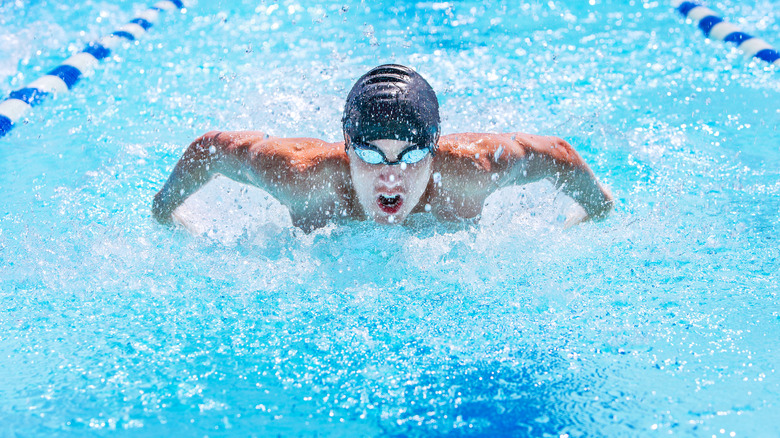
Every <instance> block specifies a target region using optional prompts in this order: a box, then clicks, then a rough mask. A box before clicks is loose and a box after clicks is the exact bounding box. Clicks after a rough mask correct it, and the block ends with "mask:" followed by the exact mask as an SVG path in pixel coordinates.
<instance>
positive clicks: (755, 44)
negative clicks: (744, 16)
mask: <svg viewBox="0 0 780 438" xmlns="http://www.w3.org/2000/svg"><path fill="white" fill-rule="evenodd" d="M678 3H679V4H678V5H677V7H676V9H677V12H679V13H680V14H681V15H682V16H683V17H685V18H689V19H691V20H692V21H693V22H694V23H696V24H697V25H698V26H699V29H701V30H702V32H704V35H705V36H707V38H711V39H713V40H718V41H726V42H729V43H732V44H735V45H736V46H737V48H738V49H739V50H741V51H742V52H743V53H744V54H745V57H746V58H758V59H760V60H762V61H765V62H768V63H770V64H774V65H775V66H776V67H780V52H778V51H777V49H775V48H774V47H772V46H771V45H770V44H769V43H767V42H766V41H764V40H762V39H761V38H756V37H754V36H753V35H750V34H748V33H745V32H743V31H742V29H740V28H739V27H737V26H735V25H733V24H731V23H729V22H728V21H725V20H724V19H723V18H722V17H720V16H718V14H717V13H716V12H715V11H713V10H712V9H710V8H708V7H706V6H704V5H702V4H700V3H696V2H686V1H683V2H678Z"/></svg>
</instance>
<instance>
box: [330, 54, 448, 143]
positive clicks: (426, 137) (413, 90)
mask: <svg viewBox="0 0 780 438" xmlns="http://www.w3.org/2000/svg"><path fill="white" fill-rule="evenodd" d="M341 121H342V123H343V126H344V135H345V136H349V138H351V139H354V140H358V141H363V142H369V141H372V140H379V139H396V140H404V141H408V142H410V143H414V144H419V145H429V144H430V145H432V146H433V148H434V149H435V148H436V142H437V141H438V139H439V101H438V99H436V93H434V92H433V88H431V86H430V85H429V84H428V82H427V81H426V80H425V79H423V77H422V76H420V74H419V73H417V72H416V71H414V70H412V69H411V68H409V67H405V66H403V65H397V64H385V65H380V66H379V67H375V68H373V69H371V70H370V71H369V72H368V73H366V74H364V75H363V76H362V77H361V78H360V79H358V81H357V82H356V83H355V85H354V86H353V87H352V90H351V91H350V92H349V95H348V96H347V103H346V105H345V106H344V117H343V118H342V120H341Z"/></svg>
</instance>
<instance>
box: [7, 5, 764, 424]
mask: <svg viewBox="0 0 780 438" xmlns="http://www.w3.org/2000/svg"><path fill="white" fill-rule="evenodd" d="M589 3H593V4H592V5H591V4H589ZM146 6H147V5H146V4H139V3H137V2H130V1H112V2H107V1H89V2H83V3H80V4H68V3H62V2H56V1H32V2H2V3H0V91H1V92H2V94H3V95H7V94H8V93H9V92H11V91H13V90H15V89H18V88H21V87H23V86H24V85H26V84H27V83H29V82H31V81H32V80H34V79H36V78H37V77H39V76H40V75H42V74H44V73H45V72H46V71H48V70H47V69H49V68H51V67H52V66H55V65H57V64H59V63H60V62H61V61H62V60H63V59H65V58H66V57H67V56H69V55H70V54H71V53H73V52H75V51H78V50H80V49H81V48H82V47H83V45H84V44H85V43H86V42H89V41H92V40H95V39H97V38H99V37H100V36H102V35H104V34H106V33H110V32H111V31H112V30H113V29H115V28H116V27H118V26H119V25H121V24H123V23H125V22H126V21H127V20H129V19H130V18H132V13H133V12H136V11H138V10H140V9H142V8H144V7H146ZM711 6H712V7H713V8H717V9H718V11H719V12H721V13H722V14H723V16H724V17H726V18H728V19H730V20H731V21H732V22H734V23H737V24H739V25H740V26H743V27H744V28H745V29H749V30H751V31H753V33H755V34H756V35H758V36H762V37H764V38H765V39H767V40H769V41H770V42H772V43H774V44H775V45H778V44H780V37H778V35H780V23H779V22H778V11H780V2H779V1H777V0H772V1H770V0H751V1H743V2H738V1H735V0H724V1H719V2H715V3H713V4H712V5H711ZM391 61H392V62H399V63H404V64H409V65H411V66H413V67H415V68H416V69H417V70H418V71H420V72H421V73H422V74H423V75H424V76H426V77H427V78H428V80H429V81H430V82H431V84H432V85H433V87H434V88H435V89H436V90H437V92H438V95H439V98H440V101H441V108H442V117H443V130H444V132H445V133H451V132H460V131H485V132H503V131H515V130H517V131H524V132H529V133H537V134H546V135H557V136H561V137H563V138H565V139H567V140H568V141H569V142H570V143H572V144H573V145H574V146H575V147H576V148H577V150H579V151H580V152H581V154H582V155H583V157H584V158H585V159H586V160H587V161H588V162H589V163H590V164H591V165H592V167H593V169H594V171H595V173H596V174H597V175H599V177H600V178H601V180H602V181H603V182H604V183H605V184H607V185H608V186H610V187H611V188H612V190H613V192H614V193H615V196H616V198H617V200H618V202H617V207H616V210H615V212H614V213H613V214H612V215H611V216H610V217H609V218H608V219H607V220H605V221H603V222H599V223H589V224H585V225H582V226H579V227H575V228H572V229H569V230H563V229H562V226H561V223H560V221H559V217H560V216H561V214H562V212H563V211H565V210H566V209H567V208H570V201H569V200H568V199H566V198H565V197H564V196H562V195H559V194H557V193H556V192H555V191H554V190H553V189H552V187H551V186H550V185H549V184H546V183H536V184H533V185H530V186H527V187H523V188H512V189H507V190H505V191H502V192H499V193H496V194H495V195H493V196H492V197H491V198H489V200H488V205H487V206H486V208H485V212H484V215H483V218H482V220H481V221H480V223H479V224H478V225H477V226H476V227H473V228H459V227H440V226H437V225H435V224H430V223H428V222H427V221H426V220H425V219H424V218H423V219H415V220H414V221H413V223H412V224H411V226H410V227H395V228H386V227H380V226H376V225H373V224H371V223H355V224H350V225H345V226H329V227H326V228H325V229H322V230H319V231H317V232H315V233H313V234H310V235H306V234H304V233H302V232H300V231H299V230H296V229H294V228H292V227H291V226H290V221H289V216H287V215H286V213H285V212H284V210H283V209H282V208H281V206H280V205H279V204H278V203H275V201H273V200H270V199H268V197H267V196H266V195H265V194H264V193H263V192H261V191H259V190H256V189H251V188H246V187H242V186H240V185H238V184H235V183H232V182H230V181H226V180H224V179H217V180H215V181H214V182H213V183H212V184H211V185H209V186H207V187H206V188H205V189H204V190H203V191H202V192H200V193H198V194H197V195H196V196H194V197H193V198H192V199H191V200H190V201H188V202H187V203H186V204H185V205H184V206H183V207H182V209H181V214H182V216H183V217H185V218H186V220H187V222H188V226H189V228H190V229H191V232H187V231H185V230H183V229H178V230H170V229H166V228H163V227H161V226H159V225H157V224H156V223H155V222H154V221H153V220H152V218H151V215H150V203H151V198H152V196H153V195H154V193H155V192H156V191H157V190H158V189H159V188H160V186H161V185H162V183H163V182H164V181H165V178H166V177H167V175H168V174H169V172H170V170H171V169H172V167H173V165H174V164H175V162H176V161H177V159H178V158H179V156H180V154H181V153H182V151H183V149H184V147H186V145H187V144H188V143H189V142H190V141H191V140H192V139H194V138H195V137H197V136H198V135H200V134H202V133H203V132H205V131H208V130H213V129H221V130H240V129H259V130H265V131H267V132H269V133H271V134H273V135H278V136H313V137H320V138H324V139H326V140H329V141H335V140H338V139H339V136H340V123H339V120H340V114H341V109H342V106H343V101H344V99H345V96H346V93H347V91H348V90H349V87H350V86H351V85H352V83H353V81H354V80H355V79H356V78H357V77H358V76H360V75H361V74H362V73H363V72H365V71H366V70H368V69H369V68H370V67H372V66H374V65H376V64H379V63H384V62H391ZM779 78H780V75H778V72H777V71H776V70H773V68H772V67H767V66H766V65H765V64H762V63H761V62H760V61H745V60H743V59H742V57H741V55H740V54H739V53H738V52H737V51H736V50H735V49H733V48H732V47H731V46H729V45H725V44H721V43H717V42H710V41H707V40H706V39H705V38H704V37H703V35H701V33H700V31H699V30H698V29H696V27H695V26H693V25H691V24H686V23H685V22H684V21H683V20H682V19H680V18H679V17H678V16H677V15H676V14H675V12H674V11H673V10H672V8H671V7H670V6H669V5H668V4H666V3H665V2H656V1H647V0H644V1H640V0H632V1H617V0H614V1H605V0H596V1H591V2H585V1H558V0H553V1H550V2H542V1H533V2H510V1H492V0H489V1H485V2H477V1H462V2H461V1H458V2H449V3H444V2H405V1H400V2H399V1H379V2H370V3H369V2H358V1H354V0H348V1H344V2H340V3H316V2H304V3H298V2H295V1H283V2H281V3H275V2H269V1H266V2H250V1H243V2H242V1H235V2H228V1H222V2H206V1H200V4H198V5H195V6H192V7H191V8H189V9H188V10H187V11H186V12H185V13H178V12H176V13H170V14H167V15H164V16H163V17H161V21H160V23H158V24H157V25H156V26H155V27H154V28H152V29H151V30H150V33H149V34H147V35H146V36H144V37H143V38H142V39H140V40H139V41H138V42H137V43H133V44H128V45H126V46H125V47H122V48H120V49H118V50H116V51H115V52H114V54H113V56H112V58H111V59H110V60H106V62H105V63H103V64H101V65H100V66H99V67H98V68H97V70H96V72H95V74H94V75H93V76H91V77H89V78H86V79H83V80H82V81H81V82H80V83H79V84H78V85H77V86H76V87H75V88H74V89H73V90H72V92H71V93H69V94H65V95H60V96H58V97H56V98H55V99H50V100H49V101H47V102H46V103H45V104H44V105H42V106H40V107H36V108H35V109H34V110H33V111H32V112H30V113H28V114H27V115H26V123H24V124H22V125H21V126H18V127H16V128H15V129H14V130H13V131H12V132H11V133H10V134H9V135H8V136H6V137H4V138H2V139H0V169H1V171H0V190H2V194H3V196H2V204H1V205H2V211H1V213H2V223H1V225H0V269H1V273H0V436H85V435H106V436H115V435H117V434H120V435H133V436H165V435H174V436H225V435H235V436H274V435H281V436H429V435H433V436H435V435H456V436H460V435H465V436H554V437H561V436H569V437H577V436H666V435H673V436H717V437H720V436H724V437H725V436H742V437H757V436H773V435H775V434H776V433H777V432H778V430H780V414H778V412H780V375H779V374H780V373H778V370H777V366H778V363H780V302H779V301H778V300H779V298H778V291H779V290H780V288H779V287H778V267H779V266H780V262H779V257H780V251H779V250H778V239H779V238H780V235H778V227H780V179H778V177H779V176H780V170H778V165H777V163H778V162H780V132H779V131H778V125H780V108H779V107H778V102H780V79H779Z"/></svg>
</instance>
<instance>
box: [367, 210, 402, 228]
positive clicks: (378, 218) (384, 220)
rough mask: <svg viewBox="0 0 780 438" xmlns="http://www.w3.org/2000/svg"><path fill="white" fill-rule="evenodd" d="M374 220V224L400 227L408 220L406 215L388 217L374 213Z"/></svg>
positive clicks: (399, 214)
mask: <svg viewBox="0 0 780 438" xmlns="http://www.w3.org/2000/svg"><path fill="white" fill-rule="evenodd" d="M373 219H374V222H376V223H378V224H382V225H400V224H402V223H403V221H404V220H405V219H406V214H405V213H398V214H391V215H388V214H385V213H380V212H374V214H373Z"/></svg>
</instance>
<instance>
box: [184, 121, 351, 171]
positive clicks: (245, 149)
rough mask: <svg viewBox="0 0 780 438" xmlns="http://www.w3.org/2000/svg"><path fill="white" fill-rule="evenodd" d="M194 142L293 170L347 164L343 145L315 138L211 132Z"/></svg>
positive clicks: (247, 158)
mask: <svg viewBox="0 0 780 438" xmlns="http://www.w3.org/2000/svg"><path fill="white" fill-rule="evenodd" d="M195 141H196V142H205V143H207V144H210V145H214V146H216V147H219V148H221V149H222V150H223V151H225V152H227V153H229V154H230V155H234V156H239V157H241V158H243V159H245V160H247V161H258V160H259V161H262V162H265V164H270V162H274V163H275V164H277V165H284V166H286V167H289V168H290V169H291V170H297V171H305V170H312V169H314V168H317V167H321V165H323V164H329V165H335V166H339V165H346V164H347V154H346V152H345V150H344V143H343V142H335V143H329V142H326V141H324V140H321V139H318V138H308V137H297V138H286V137H274V136H271V135H268V134H266V133H264V132H262V131H211V132H208V133H206V134H204V135H202V136H201V137H199V138H198V139H197V140H195Z"/></svg>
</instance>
